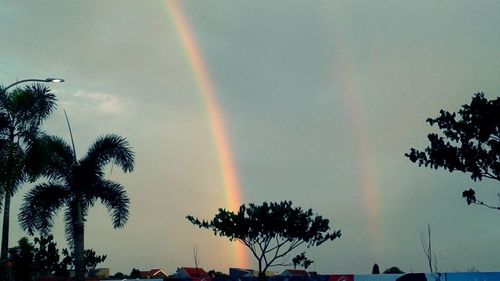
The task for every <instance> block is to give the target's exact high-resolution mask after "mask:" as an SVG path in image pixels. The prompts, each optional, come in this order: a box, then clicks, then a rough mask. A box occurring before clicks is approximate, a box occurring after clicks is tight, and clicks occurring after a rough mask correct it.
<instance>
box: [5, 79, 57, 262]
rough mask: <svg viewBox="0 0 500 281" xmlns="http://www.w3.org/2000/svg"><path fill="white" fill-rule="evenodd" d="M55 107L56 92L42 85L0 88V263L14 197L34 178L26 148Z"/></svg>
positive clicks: (7, 241) (6, 244) (7, 233)
mask: <svg viewBox="0 0 500 281" xmlns="http://www.w3.org/2000/svg"><path fill="white" fill-rule="evenodd" d="M55 108H56V98H55V95H54V94H52V93H50V89H49V88H48V87H46V86H44V85H42V84H33V85H29V86H25V87H24V88H16V89H14V90H13V91H10V92H9V93H7V91H6V90H5V89H4V88H1V87H0V156H1V158H0V195H1V196H0V199H3V200H1V201H0V205H1V202H2V201H3V203H4V204H3V207H4V210H3V211H4V213H3V228H2V246H1V250H0V265H3V264H4V263H5V262H6V261H7V250H8V247H9V223H10V219H9V217H10V201H11V198H12V196H13V195H14V194H15V193H16V191H17V190H18V189H19V187H20V186H21V184H22V183H24V182H26V181H27V180H28V179H32V180H33V179H34V178H33V177H31V178H30V177H29V174H28V173H27V172H26V170H25V166H26V163H27V158H26V149H27V148H29V147H30V145H31V143H32V142H33V140H34V139H35V138H36V137H37V136H38V135H39V133H40V127H41V125H42V123H43V121H45V120H46V119H47V118H48V117H49V115H50V114H51V113H52V112H53V111H54V109H55ZM2 197H3V198H2Z"/></svg>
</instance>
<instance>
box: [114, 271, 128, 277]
mask: <svg viewBox="0 0 500 281" xmlns="http://www.w3.org/2000/svg"><path fill="white" fill-rule="evenodd" d="M113 278H115V279H125V278H127V276H126V275H125V274H123V273H121V272H117V273H115V275H113Z"/></svg>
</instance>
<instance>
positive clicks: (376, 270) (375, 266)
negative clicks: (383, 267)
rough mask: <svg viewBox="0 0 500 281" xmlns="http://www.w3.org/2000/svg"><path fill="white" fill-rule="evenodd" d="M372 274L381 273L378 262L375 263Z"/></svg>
mask: <svg viewBox="0 0 500 281" xmlns="http://www.w3.org/2000/svg"><path fill="white" fill-rule="evenodd" d="M372 274H380V268H379V266H378V264H376V263H375V264H373V267H372Z"/></svg>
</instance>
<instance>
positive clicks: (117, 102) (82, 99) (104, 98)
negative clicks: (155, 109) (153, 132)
mask: <svg viewBox="0 0 500 281" xmlns="http://www.w3.org/2000/svg"><path fill="white" fill-rule="evenodd" d="M61 104H62V106H63V107H64V108H67V109H70V108H71V110H72V111H78V112H81V113H85V114H100V115H120V114H123V113H125V112H128V111H130V110H131V109H132V101H131V100H130V99H129V98H123V97H118V96H116V95H113V94H109V93H102V92H87V91H84V90H78V91H76V93H74V94H72V95H71V96H70V98H68V99H62V100H61Z"/></svg>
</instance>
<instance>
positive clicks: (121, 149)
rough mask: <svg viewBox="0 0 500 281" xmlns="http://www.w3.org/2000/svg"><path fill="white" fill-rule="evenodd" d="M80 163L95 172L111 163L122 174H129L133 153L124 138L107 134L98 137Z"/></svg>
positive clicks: (131, 168)
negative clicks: (117, 167)
mask: <svg viewBox="0 0 500 281" xmlns="http://www.w3.org/2000/svg"><path fill="white" fill-rule="evenodd" d="M81 162H82V165H84V166H88V167H96V169H97V170H102V168H103V167H104V166H105V165H106V164H109V163H110V162H112V163H114V164H115V165H117V166H119V167H120V168H122V170H123V171H124V172H131V171H132V170H133V169H134V152H132V148H131V147H130V145H129V143H128V141H127V140H126V139H125V138H123V137H121V136H118V135H115V134H109V135H105V136H101V137H99V138H98V139H97V140H96V141H95V142H94V144H92V146H91V147H90V148H89V151H88V152H87V155H86V156H85V157H84V158H83V159H82V161H81Z"/></svg>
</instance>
